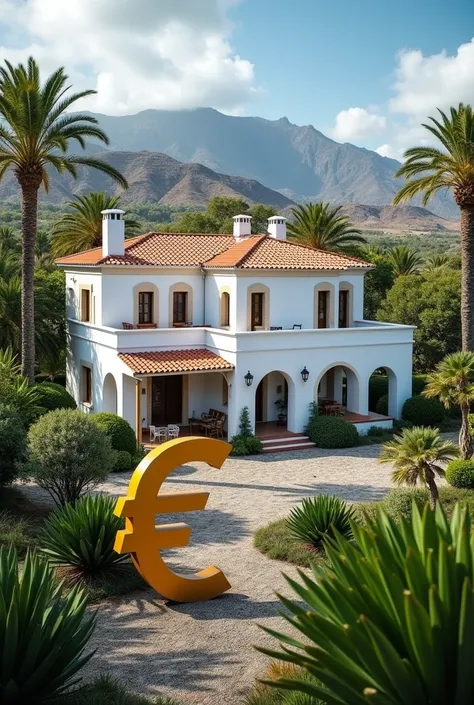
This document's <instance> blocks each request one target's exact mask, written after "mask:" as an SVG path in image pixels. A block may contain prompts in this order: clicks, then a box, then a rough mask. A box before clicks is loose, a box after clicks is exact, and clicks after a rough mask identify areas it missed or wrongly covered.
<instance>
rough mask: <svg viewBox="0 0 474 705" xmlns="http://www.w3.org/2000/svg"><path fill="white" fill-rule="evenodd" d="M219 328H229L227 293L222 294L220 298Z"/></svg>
mask: <svg viewBox="0 0 474 705" xmlns="http://www.w3.org/2000/svg"><path fill="white" fill-rule="evenodd" d="M221 299H222V300H221V326H222V327H223V328H229V326H230V294H229V292H228V291H223V292H222V297H221Z"/></svg>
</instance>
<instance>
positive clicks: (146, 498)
mask: <svg viewBox="0 0 474 705" xmlns="http://www.w3.org/2000/svg"><path fill="white" fill-rule="evenodd" d="M230 451H231V446H230V445H229V444H228V443H225V442H224V441H217V440H215V439H212V438H193V437H190V438H179V439H176V440H173V441H168V442H167V443H163V445H161V446H160V447H159V448H156V449H155V450H152V451H151V452H150V453H149V454H148V455H147V456H146V458H144V459H143V460H142V461H141V463H140V465H139V466H138V467H137V469H136V470H135V472H134V473H133V475H132V477H131V480H130V485H129V487H128V494H127V496H126V497H121V498H120V499H119V500H118V501H117V504H116V506H115V510H114V514H116V515H117V516H119V517H122V518H125V529H124V530H122V531H118V532H117V537H116V539H115V545H114V549H115V551H117V553H120V554H123V553H131V555H132V560H133V563H134V565H135V568H136V569H137V570H138V572H139V573H140V575H141V576H142V578H143V579H144V580H145V581H146V582H147V583H148V584H149V585H150V586H151V587H152V588H154V589H155V590H156V591H157V592H159V593H161V595H163V597H166V598H168V599H170V600H174V601H175V602H197V601H199V600H211V599H212V598H213V597H217V596H218V595H221V594H222V593H223V592H225V591H226V590H228V589H229V588H230V583H229V582H228V580H227V578H226V577H225V575H224V573H223V572H222V571H221V570H219V569H218V568H216V567H215V566H213V565H211V566H209V567H208V568H205V569H204V570H201V571H199V572H198V573H195V574H194V575H183V574H180V573H174V572H173V571H172V570H170V569H169V568H168V566H167V565H166V563H165V561H164V560H163V558H162V556H161V551H162V550H163V549H166V548H178V547H183V546H187V545H188V543H189V539H190V536H191V527H189V526H188V525H187V524H184V523H179V524H160V525H158V526H155V515H156V514H167V513H169V512H193V511H195V510H197V509H204V508H205V506H206V504H207V500H208V499H209V492H175V493H173V494H166V493H160V489H161V485H162V484H163V482H164V481H165V480H166V478H167V476H168V475H169V474H170V473H171V472H172V471H173V470H174V469H175V468H178V467H179V466H180V465H184V464H185V463H189V462H193V461H199V460H200V461H202V462H205V463H207V464H208V465H211V466H212V467H214V468H221V467H222V465H223V464H224V461H225V459H226V458H227V456H228V455H229V453H230Z"/></svg>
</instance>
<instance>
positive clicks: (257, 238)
mask: <svg viewBox="0 0 474 705" xmlns="http://www.w3.org/2000/svg"><path fill="white" fill-rule="evenodd" d="M251 237H252V238H255V242H254V243H253V245H252V247H249V249H248V250H247V251H246V252H245V253H244V254H243V255H242V257H241V258H240V259H239V260H237V262H236V263H235V264H234V267H239V266H240V265H241V264H243V263H244V262H245V260H246V258H247V257H249V256H250V255H251V254H252V252H254V251H255V250H256V249H257V248H258V246H259V245H260V243H261V242H262V240H263V239H264V238H265V237H266V235H251ZM249 240H250V238H249Z"/></svg>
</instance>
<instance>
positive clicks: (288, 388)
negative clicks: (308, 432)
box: [255, 370, 294, 436]
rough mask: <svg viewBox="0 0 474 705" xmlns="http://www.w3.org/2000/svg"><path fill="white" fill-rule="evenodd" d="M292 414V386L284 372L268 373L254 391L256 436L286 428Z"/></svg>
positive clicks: (274, 371)
mask: <svg viewBox="0 0 474 705" xmlns="http://www.w3.org/2000/svg"><path fill="white" fill-rule="evenodd" d="M293 413H294V384H293V382H292V380H291V378H290V377H289V376H288V375H286V374H285V373H284V372H280V371H279V370H273V371H272V372H268V373H267V374H266V375H265V376H264V377H262V379H261V380H260V382H259V383H258V384H257V387H256V389H255V428H256V433H257V435H258V436H262V435H268V434H271V432H272V431H273V432H274V431H275V430H277V427H278V430H279V431H281V430H284V429H286V428H287V426H288V417H290V418H291V415H292V414H293Z"/></svg>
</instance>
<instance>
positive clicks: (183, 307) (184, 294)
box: [173, 291, 188, 326]
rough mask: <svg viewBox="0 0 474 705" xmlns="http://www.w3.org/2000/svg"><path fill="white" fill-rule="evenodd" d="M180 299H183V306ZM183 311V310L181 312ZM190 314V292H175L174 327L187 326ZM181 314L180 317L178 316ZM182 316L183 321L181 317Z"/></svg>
mask: <svg viewBox="0 0 474 705" xmlns="http://www.w3.org/2000/svg"><path fill="white" fill-rule="evenodd" d="M179 297H182V304H179V303H178V302H179ZM180 309H181V310H180ZM187 313H188V292H187V291H173V325H174V326H175V325H178V326H180V325H186V323H187V322H188V321H187V320H186V319H187ZM178 314H179V315H178ZM181 316H182V320H181V319H180V317H181Z"/></svg>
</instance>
